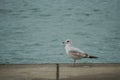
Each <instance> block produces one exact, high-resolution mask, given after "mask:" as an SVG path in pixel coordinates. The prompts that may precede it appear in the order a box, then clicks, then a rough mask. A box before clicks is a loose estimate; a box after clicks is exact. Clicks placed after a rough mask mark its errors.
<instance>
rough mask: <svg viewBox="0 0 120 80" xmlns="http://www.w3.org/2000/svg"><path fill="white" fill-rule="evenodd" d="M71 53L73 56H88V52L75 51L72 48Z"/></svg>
mask: <svg viewBox="0 0 120 80" xmlns="http://www.w3.org/2000/svg"><path fill="white" fill-rule="evenodd" d="M69 53H70V54H71V55H73V56H78V57H83V58H87V57H88V54H87V53H83V52H79V51H75V50H70V51H69Z"/></svg>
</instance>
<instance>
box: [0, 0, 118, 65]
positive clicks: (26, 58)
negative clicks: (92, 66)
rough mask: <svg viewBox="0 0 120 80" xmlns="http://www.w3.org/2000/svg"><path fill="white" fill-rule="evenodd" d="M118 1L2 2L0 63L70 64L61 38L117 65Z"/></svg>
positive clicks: (99, 60)
mask: <svg viewBox="0 0 120 80" xmlns="http://www.w3.org/2000/svg"><path fill="white" fill-rule="evenodd" d="M119 5H120V1H119V0H1V1H0V64H40V63H72V62H73V59H71V58H70V57H69V56H68V55H67V54H66V53H65V50H64V45H63V44H62V42H63V41H65V40H66V39H71V40H72V42H73V45H74V46H76V47H78V48H80V49H81V50H83V51H85V52H86V53H88V54H90V55H94V56H97V57H99V58H98V59H81V60H78V61H77V62H78V63H120V9H119V7H120V6H119Z"/></svg>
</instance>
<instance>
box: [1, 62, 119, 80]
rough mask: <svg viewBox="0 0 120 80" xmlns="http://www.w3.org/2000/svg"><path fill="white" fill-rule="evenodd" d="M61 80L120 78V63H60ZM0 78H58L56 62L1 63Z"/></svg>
mask: <svg viewBox="0 0 120 80" xmlns="http://www.w3.org/2000/svg"><path fill="white" fill-rule="evenodd" d="M59 69H60V72H59V73H60V76H59V77H60V80H120V64H77V65H76V66H75V67H73V66H72V64H59ZM0 80H56V64H30V65H27V64H26V65H10V64H8V65H2V64H1V65H0Z"/></svg>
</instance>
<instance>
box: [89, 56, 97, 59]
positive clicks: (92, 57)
mask: <svg viewBox="0 0 120 80" xmlns="http://www.w3.org/2000/svg"><path fill="white" fill-rule="evenodd" d="M88 58H91V59H92V58H98V57H96V56H89V57H88Z"/></svg>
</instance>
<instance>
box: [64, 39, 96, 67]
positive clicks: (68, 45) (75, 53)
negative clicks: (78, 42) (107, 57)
mask: <svg viewBox="0 0 120 80" xmlns="http://www.w3.org/2000/svg"><path fill="white" fill-rule="evenodd" d="M63 44H65V51H66V54H67V55H69V56H70V57H71V58H73V59H74V65H75V63H76V60H79V59H81V58H91V59H92V58H98V57H96V56H91V55H88V54H87V53H85V52H84V51H82V50H80V49H78V48H76V47H73V46H72V41H71V40H70V39H67V40H65V41H64V42H63Z"/></svg>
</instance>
